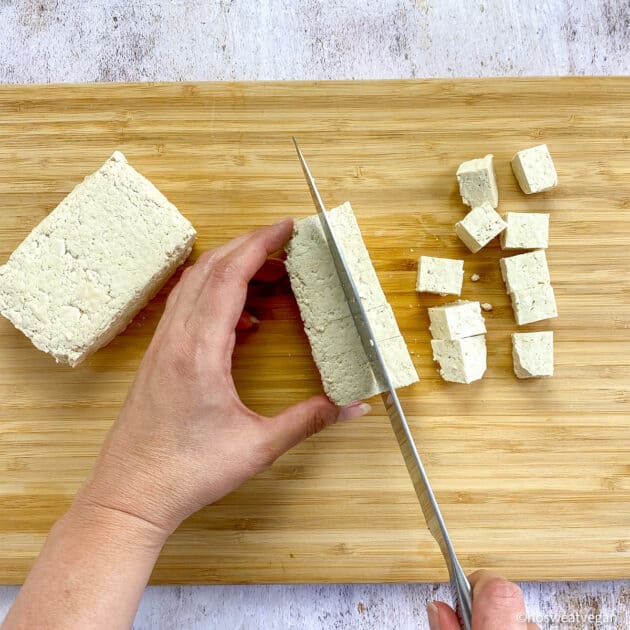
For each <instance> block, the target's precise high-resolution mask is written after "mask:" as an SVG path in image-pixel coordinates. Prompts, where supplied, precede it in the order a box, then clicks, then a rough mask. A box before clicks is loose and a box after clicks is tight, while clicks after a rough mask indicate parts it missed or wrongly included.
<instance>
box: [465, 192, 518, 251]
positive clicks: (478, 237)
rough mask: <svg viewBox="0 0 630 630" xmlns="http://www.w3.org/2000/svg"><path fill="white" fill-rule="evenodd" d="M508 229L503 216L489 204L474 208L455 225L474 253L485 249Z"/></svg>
mask: <svg viewBox="0 0 630 630" xmlns="http://www.w3.org/2000/svg"><path fill="white" fill-rule="evenodd" d="M506 227H507V225H506V223H505V221H504V220H503V219H502V218H501V215H500V214H499V213H498V212H497V211H496V210H495V209H494V208H493V207H492V206H491V205H490V204H489V203H484V204H481V205H480V206H476V207H474V208H473V209H472V210H471V211H470V212H469V213H468V214H467V215H466V216H465V217H464V218H463V219H462V220H461V221H459V222H458V223H456V224H455V233H456V234H457V236H459V238H460V239H461V241H462V242H463V243H464V245H466V247H468V249H469V250H470V251H471V252H472V253H473V254H475V253H477V252H478V251H479V250H480V249H482V248H483V247H485V246H486V245H487V244H488V243H489V242H490V241H491V240H492V239H493V238H494V237H495V236H498V235H499V234H501V232H503V230H505V228H506Z"/></svg>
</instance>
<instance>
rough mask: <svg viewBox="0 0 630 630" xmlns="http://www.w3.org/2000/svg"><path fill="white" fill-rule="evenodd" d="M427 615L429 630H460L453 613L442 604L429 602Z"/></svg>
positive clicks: (446, 605)
mask: <svg viewBox="0 0 630 630" xmlns="http://www.w3.org/2000/svg"><path fill="white" fill-rule="evenodd" d="M427 615H428V617H429V628H430V630H460V626H459V619H458V618H457V615H456V614H455V611H454V610H453V609H452V608H451V607H450V606H449V605H448V604H445V603H444V602H429V603H428V604H427Z"/></svg>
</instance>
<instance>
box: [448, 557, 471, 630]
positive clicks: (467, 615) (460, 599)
mask: <svg viewBox="0 0 630 630" xmlns="http://www.w3.org/2000/svg"><path fill="white" fill-rule="evenodd" d="M451 589H452V591H453V598H454V600H455V612H456V613H457V616H458V618H459V623H460V625H461V627H462V630H472V592H471V589H470V583H469V582H468V578H467V577H466V576H465V575H464V571H463V570H462V568H461V566H460V565H459V563H456V564H455V566H453V571H452V573H451Z"/></svg>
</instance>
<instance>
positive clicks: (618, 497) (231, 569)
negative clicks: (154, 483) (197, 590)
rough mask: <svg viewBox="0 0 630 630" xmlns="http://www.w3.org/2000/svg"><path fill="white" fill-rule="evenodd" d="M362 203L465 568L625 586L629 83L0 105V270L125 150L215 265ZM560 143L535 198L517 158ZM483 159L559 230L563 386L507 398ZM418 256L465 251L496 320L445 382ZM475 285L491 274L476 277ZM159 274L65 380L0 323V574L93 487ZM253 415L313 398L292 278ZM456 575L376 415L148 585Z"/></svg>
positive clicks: (276, 305) (266, 300)
mask: <svg viewBox="0 0 630 630" xmlns="http://www.w3.org/2000/svg"><path fill="white" fill-rule="evenodd" d="M291 134H295V135H296V136H297V137H298V138H299V140H300V142H301V144H302V147H303V150H304V152H305V155H306V156H307V158H308V160H309V163H310V165H311V167H312V169H313V171H314V174H315V176H316V177H317V180H318V183H319V186H320V188H321V191H322V193H323V196H324V200H325V202H326V203H327V204H328V205H329V206H332V205H333V204H338V203H340V202H342V201H345V200H350V201H351V202H352V204H353V206H354V209H355V212H356V214H357V216H358V220H359V224H360V225H361V227H362V229H363V233H364V236H365V240H366V243H367V245H368V248H369V250H370V252H371V254H372V256H373V260H374V263H375V267H376V270H377V272H378V274H379V277H380V279H381V281H382V284H383V287H384V290H385V293H386V294H387V296H388V297H389V299H390V301H391V302H392V305H393V307H394V310H395V312H396V315H397V316H398V319H399V323H400V326H401V329H402V331H403V334H404V335H405V336H406V339H407V341H408V344H409V346H410V350H411V351H412V353H413V357H414V360H415V363H416V366H417V368H418V370H419V372H420V374H421V377H422V380H421V381H420V382H419V383H418V384H416V385H414V386H412V387H410V388H408V389H406V390H403V391H402V392H401V395H402V399H403V404H404V407H405V409H406V410H407V413H408V415H409V418H410V421H411V425H412V429H413V432H414V434H415V437H416V440H417V443H418V445H419V450H420V451H421V453H422V454H423V456H424V459H425V462H426V467H427V469H428V473H429V476H430V478H431V480H432V482H433V484H434V488H435V492H436V495H437V497H438V500H439V501H440V503H441V505H442V508H443V512H444V517H445V519H446V522H447V524H448V526H449V529H450V532H451V535H452V538H453V542H454V545H455V547H456V549H457V550H458V552H459V554H460V559H461V561H462V564H463V566H464V567H465V569H466V570H467V571H470V570H473V569H475V568H478V567H492V568H494V569H496V570H499V571H501V572H503V573H505V574H506V575H507V576H508V577H510V578H515V579H583V578H615V577H628V575H629V574H630V538H629V534H630V480H629V473H630V443H629V435H630V334H629V333H630V80H628V79H549V80H538V79H532V80H514V79H500V80H490V81H396V82H342V83H239V84H229V83H224V84H176V85H152V84H145V85H92V86H65V87H60V86H48V87H37V86H35V87H28V88H21V87H10V88H8V87H5V88H2V89H0V148H1V150H0V207H1V208H2V212H1V214H0V261H2V262H4V261H5V260H6V258H7V257H8V255H9V254H10V252H11V251H12V250H13V249H14V248H15V247H16V246H17V245H18V243H20V241H21V240H22V239H23V238H24V237H25V236H26V235H27V234H28V232H29V231H30V230H31V228H32V227H33V226H34V225H36V223H37V222H39V221H40V220H41V219H42V218H43V217H44V216H45V215H46V213H48V212H49V211H50V210H51V209H52V208H54V207H55V206H56V205H57V203H58V202H59V201H60V200H61V199H62V198H63V197H64V196H65V195H66V194H67V193H68V192H69V191H70V190H71V189H72V188H73V186H74V185H75V184H76V183H78V182H79V181H80V180H81V179H82V178H83V177H84V176H85V175H87V174H88V173H90V172H92V171H93V170H95V169H96V168H98V167H99V166H100V165H101V164H102V162H103V161H104V160H105V159H106V158H107V157H108V156H109V155H110V154H111V153H112V152H113V151H114V150H115V149H120V150H122V151H123V152H124V153H125V154H126V155H127V157H128V159H129V161H130V162H131V164H132V165H133V166H135V167H136V168H137V169H138V170H140V172H142V173H143V174H145V175H146V176H147V177H149V178H150V179H151V180H152V181H153V182H154V183H155V184H156V185H157V186H158V187H159V188H160V189H161V190H162V191H163V192H164V193H165V194H166V196H167V197H168V198H169V199H171V200H172V201H173V202H174V203H175V204H176V205H177V206H178V207H179V208H180V210H181V211H182V212H183V213H184V214H185V215H186V216H187V217H189V218H190V220H191V221H192V222H193V223H194V225H195V226H196V228H197V230H198V232H199V238H198V241H197V245H196V247H195V251H194V253H193V259H194V258H195V257H197V256H198V255H199V253H200V252H201V251H203V250H205V249H206V248H209V247H213V246H215V245H218V244H220V243H223V242H224V241H226V240H227V239H230V238H232V237H234V236H236V235H237V234H239V233H241V232H242V231H244V230H246V229H250V228H254V227H256V226H260V225H264V224H268V223H270V222H272V221H275V220H276V219H279V218H281V217H283V216H285V215H289V214H290V215H293V216H296V217H301V216H304V215H306V214H311V213H313V207H312V205H311V201H310V198H309V195H308V191H307V188H306V185H305V182H304V179H303V177H302V173H301V171H300V167H299V164H298V161H297V159H296V157H295V153H294V151H293V148H292V145H291V141H290V136H291ZM541 142H546V143H548V145H549V147H550V150H551V153H552V155H553V158H554V160H555V163H556V167H557V170H558V174H559V179H560V184H559V186H558V188H557V189H555V190H553V191H550V192H548V193H544V194H540V195H533V196H529V197H526V196H525V195H523V194H522V193H521V192H520V191H519V189H518V187H517V184H516V181H515V180H514V178H513V176H512V174H511V171H510V167H509V160H510V158H511V157H512V155H513V154H514V152H515V151H517V150H519V149H521V148H524V147H527V146H532V145H534V144H538V143H541ZM489 152H492V153H494V155H495V162H496V167H497V176H498V183H499V188H500V195H501V201H500V210H502V211H506V210H513V211H547V212H550V213H551V242H550V248H549V251H548V258H549V265H550V270H551V275H552V282H553V285H554V288H555V290H556V295H557V300H558V308H559V312H560V317H559V318H558V319H556V320H552V321H548V322H540V323H538V324H535V325H531V326H527V327H525V329H526V330H545V329H553V330H554V332H555V335H556V375H555V376H554V377H553V378H552V379H548V380H530V381H518V380H517V379H516V378H515V377H514V375H513V373H512V365H511V346H510V333H511V332H513V331H515V330H517V327H516V325H515V323H514V320H513V317H512V313H511V309H510V306H509V301H508V297H507V295H506V294H505V290H504V286H503V284H502V282H501V279H500V273H499V265H498V259H499V257H500V256H501V251H500V250H499V248H498V246H497V244H496V242H495V243H493V244H492V245H491V246H489V247H487V248H486V249H484V250H482V251H481V252H480V253H479V254H476V255H472V254H470V253H469V252H468V251H467V250H466V249H465V248H464V246H463V245H462V244H461V243H460V242H459V241H458V239H457V238H456V237H455V235H454V232H453V224H454V223H455V222H456V221H457V220H458V219H460V218H461V217H463V216H464V213H465V211H466V208H465V207H464V206H462V204H461V202H460V199H459V196H458V193H457V186H456V180H455V176H454V174H455V170H456V168H457V166H458V164H459V163H460V162H461V161H463V160H465V159H469V158H472V157H477V156H482V155H485V154H486V153H489ZM420 254H427V255H437V256H446V257H462V258H464V259H465V261H466V263H465V272H466V280H465V283H464V290H463V294H462V297H463V298H464V299H474V300H481V301H483V302H490V303H492V304H493V305H494V310H493V311H492V312H491V313H487V314H486V320H487V326H488V350H489V354H488V371H487V373H486V376H485V378H484V379H483V380H482V381H480V382H477V383H474V384H472V385H470V386H465V385H455V384H449V383H445V382H444V381H442V380H441V379H440V377H439V376H438V374H437V372H436V369H435V367H434V365H433V362H432V360H431V352H430V344H429V333H428V318H427V312H426V307H427V306H430V305H434V304H437V303H439V302H441V301H443V300H442V299H441V298H439V297H432V296H429V295H420V296H419V295H417V294H416V293H415V292H414V283H415V273H416V271H415V270H416V260H417V258H418V256H419V255H420ZM473 272H476V273H478V274H480V276H481V280H480V281H479V282H477V283H472V282H470V280H469V277H470V275H471V274H472V273H473ZM174 280H175V279H173V280H172V281H171V282H169V284H168V285H167V287H165V289H164V290H163V291H162V292H161V293H160V294H159V296H158V297H157V298H156V299H155V300H153V301H152V303H151V304H150V305H149V306H148V307H147V308H146V309H145V310H144V311H143V312H142V313H141V314H140V315H139V316H138V317H137V318H136V319H135V321H134V322H133V323H132V324H131V326H130V327H129V328H128V329H127V331H126V332H125V333H124V334H122V335H120V336H119V337H118V338H117V339H115V340H114V341H113V342H112V343H111V344H110V345H109V346H108V347H107V348H104V349H103V350H101V351H100V352H98V353H97V354H96V355H95V356H93V357H92V358H91V359H89V360H88V361H87V363H86V364H84V365H83V366H81V367H79V368H76V369H70V368H67V367H62V366H58V365H55V363H54V362H53V361H52V360H51V359H50V357H48V356H46V355H44V354H42V353H40V352H38V351H37V350H35V349H34V348H33V347H32V346H31V344H30V343H29V342H28V341H27V340H26V339H25V338H24V337H23V336H22V335H21V334H20V333H18V332H17V331H16V330H14V329H13V328H12V327H11V326H10V325H9V323H8V322H7V321H5V320H2V321H0V582H2V583H17V582H20V581H22V580H23V579H24V576H25V575H26V573H27V571H28V569H29V567H30V566H31V564H32V562H33V559H34V558H35V557H36V555H37V553H38V550H39V548H40V546H41V544H42V543H43V541H44V539H45V536H46V533H47V531H48V529H49V528H50V527H51V525H52V524H53V523H54V521H55V520H56V519H57V518H58V517H59V516H60V515H61V514H62V513H63V512H64V510H65V509H66V508H67V507H68V504H69V502H70V500H71V497H72V495H73V493H74V492H75V491H76V489H77V487H78V486H79V484H80V483H81V481H82V480H83V479H84V477H85V476H86V475H87V474H88V471H89V470H90V468H91V466H92V463H93V461H94V458H95V455H96V453H97V451H98V449H99V446H100V444H101V441H102V440H103V436H104V433H105V431H106V430H107V428H108V427H109V426H110V424H111V422H112V420H113V419H114V418H115V416H116V414H117V411H118V409H119V407H120V405H121V403H122V401H123V399H124V396H125V393H126V391H127V388H128V386H129V384H130V381H131V379H132V377H133V375H134V371H135V369H136V367H137V365H138V363H139V361H140V358H141V356H142V354H143V351H144V349H145V348H146V346H147V344H148V343H149V340H150V337H151V334H152V332H153V330H154V329H155V326H156V324H157V321H158V319H159V317H160V313H161V311H162V308H163V305H164V300H165V297H166V295H167V293H168V291H169V289H170V288H171V287H172V286H173V283H174ZM252 308H253V310H254V312H255V313H256V314H257V315H258V316H259V317H260V319H261V320H262V323H261V325H260V328H259V330H258V331H257V332H255V333H253V334H249V335H248V336H247V337H246V338H243V339H241V340H240V342H239V344H238V346H237V348H236V352H235V378H236V381H237V385H238V388H239V391H240V393H241V395H242V398H243V400H244V401H245V402H246V403H247V404H248V405H250V406H251V407H253V408H254V409H255V410H257V411H259V412H262V413H265V414H273V413H275V412H277V411H279V410H280V409H281V408H283V407H284V406H286V405H289V404H291V403H294V402H296V401H298V400H300V399H302V398H304V397H306V396H310V395H312V394H314V393H317V392H319V391H320V385H319V381H318V376H317V373H316V370H315V368H314V366H313V363H312V360H311V358H310V354H309V349H308V345H307V342H306V339H305V336H304V334H303V332H302V329H301V324H300V320H299V316H298V312H297V308H296V306H295V303H294V301H293V299H292V296H291V294H290V291H289V287H288V283H287V282H281V283H280V284H278V285H276V286H274V287H269V288H267V289H264V290H261V288H260V287H258V288H257V290H256V292H255V294H254V295H253V296H252ZM446 577H447V574H446V571H445V567H444V563H443V561H442V558H441V556H440V554H439V551H438V548H437V545H436V544H435V543H434V541H433V540H432V539H431V537H430V535H429V533H428V531H427V530H426V528H425V526H424V523H423V520H422V515H421V512H420V508H419V506H418V503H417V501H416V498H415V495H414V493H413V489H412V486H411V482H410V481H409V479H408V477H407V472H406V469H405V467H404V465H403V462H402V458H401V455H400V453H399V451H398V447H397V445H396V442H395V439H394V436H393V434H392V431H391V428H390V426H389V422H388V420H387V419H386V417H385V416H384V412H383V408H382V406H381V403H380V401H379V400H376V401H374V411H373V413H372V414H371V415H370V416H369V417H367V418H364V419H361V420H358V421H354V422H350V423H346V424H342V425H337V426H335V427H333V428H331V429H329V430H327V431H326V432H325V433H323V434H321V435H318V436H316V437H314V438H312V439H310V440H308V441H307V442H306V443H305V444H303V445H301V446H300V447H298V448H296V449H295V450H293V451H292V452H290V453H288V454H287V455H285V456H284V457H282V458H281V459H280V460H279V461H278V462H277V463H276V465H275V466H274V467H273V468H272V469H271V470H270V471H269V472H267V473H266V474H263V475H261V476H260V477H258V478H256V479H253V480H252V481H250V482H249V483H247V484H245V485H244V486H243V487H242V488H240V489H239V490H238V491H236V492H234V493H233V494H231V495H230V496H228V497H226V498H225V499H223V500H222V501H220V502H219V503H217V504H216V505H214V506H212V507H209V508H207V509H205V510H203V511H201V512H200V513H198V514H196V515H195V516H193V517H192V518H190V519H189V520H188V521H187V522H185V523H184V524H183V525H182V527H181V528H180V529H179V530H178V531H177V532H176V534H175V535H174V536H173V537H172V538H171V540H170V541H169V542H168V544H167V545H166V547H165V549H164V551H163V553H162V556H161V559H160V561H159V563H158V565H157V567H156V569H155V572H154V574H153V581H154V582H158V583H167V582H178V583H185V582H307V581H315V582H319V581H321V582H328V581H334V582H339V581H342V582H343V581H357V582H363V581H370V582H371V581H376V582H378V581H417V580H431V581H433V580H443V579H445V578H446Z"/></svg>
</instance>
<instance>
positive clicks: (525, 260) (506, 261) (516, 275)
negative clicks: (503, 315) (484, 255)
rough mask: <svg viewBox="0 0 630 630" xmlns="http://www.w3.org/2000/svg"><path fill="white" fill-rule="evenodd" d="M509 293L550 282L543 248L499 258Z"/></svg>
mask: <svg viewBox="0 0 630 630" xmlns="http://www.w3.org/2000/svg"><path fill="white" fill-rule="evenodd" d="M499 265H500V267H501V276H502V277H503V282H505V286H506V289H507V293H516V292H519V291H524V290H525V289H531V288H533V287H536V286H538V285H541V284H549V283H550V282H551V279H550V277H549V267H548V266H547V257H546V256H545V252H544V250H542V249H538V250H536V251H534V252H527V253H526V254H517V255H516V256H509V257H508V258H501V259H500V260H499Z"/></svg>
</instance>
